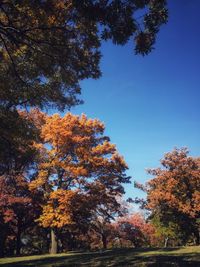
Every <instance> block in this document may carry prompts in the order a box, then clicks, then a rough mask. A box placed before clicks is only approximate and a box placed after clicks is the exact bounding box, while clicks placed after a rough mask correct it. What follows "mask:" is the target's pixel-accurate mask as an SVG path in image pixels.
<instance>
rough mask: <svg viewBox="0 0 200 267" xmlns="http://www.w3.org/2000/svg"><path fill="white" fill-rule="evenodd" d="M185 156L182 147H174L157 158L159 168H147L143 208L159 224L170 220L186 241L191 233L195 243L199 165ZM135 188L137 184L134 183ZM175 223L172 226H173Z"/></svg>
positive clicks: (199, 210)
mask: <svg viewBox="0 0 200 267" xmlns="http://www.w3.org/2000/svg"><path fill="white" fill-rule="evenodd" d="M199 162H200V161H199V159H198V158H193V157H190V156H188V150H187V149H186V148H182V149H174V150H173V151H172V152H170V153H167V154H165V156H164V158H163V159H162V160H161V164H162V166H163V168H157V169H150V170H148V173H149V174H151V175H153V176H154V178H153V179H151V180H150V181H149V182H147V184H146V189H145V190H146V192H147V202H146V208H148V209H150V210H151V212H152V218H154V220H155V221H158V220H159V222H160V223H161V225H162V226H163V227H166V226H167V225H168V226H169V224H170V223H173V225H174V227H173V228H177V229H179V230H178V231H179V233H177V235H182V238H183V240H185V241H186V240H187V239H188V236H189V235H190V236H191V234H192V235H193V237H194V238H195V239H196V243H197V244H199V226H200V225H199V219H200V164H199ZM137 187H139V186H138V185H137ZM175 225H176V227H175Z"/></svg>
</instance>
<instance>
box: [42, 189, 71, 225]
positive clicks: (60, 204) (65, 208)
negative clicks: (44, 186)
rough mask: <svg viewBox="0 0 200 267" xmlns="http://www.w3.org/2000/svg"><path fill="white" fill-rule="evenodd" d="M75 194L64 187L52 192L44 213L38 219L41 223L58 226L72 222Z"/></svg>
mask: <svg viewBox="0 0 200 267" xmlns="http://www.w3.org/2000/svg"><path fill="white" fill-rule="evenodd" d="M75 194H76V193H75V192H73V191H71V190H62V189H58V190H56V191H53V192H51V193H50V195H49V200H48V202H47V204H46V205H45V206H44V207H43V214H42V215H41V216H40V218H39V219H38V222H39V224H40V225H41V226H43V227H56V228H61V227H63V226H65V225H67V224H71V223H72V218H71V210H72V206H71V200H72V198H73V197H74V196H75Z"/></svg>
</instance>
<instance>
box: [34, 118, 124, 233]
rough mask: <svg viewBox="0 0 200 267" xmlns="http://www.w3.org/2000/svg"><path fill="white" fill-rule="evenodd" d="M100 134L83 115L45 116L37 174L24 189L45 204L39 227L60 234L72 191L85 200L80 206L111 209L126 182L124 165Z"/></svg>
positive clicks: (100, 127)
mask: <svg viewBox="0 0 200 267" xmlns="http://www.w3.org/2000/svg"><path fill="white" fill-rule="evenodd" d="M103 132H104V125H103V123H101V122H100V121H99V120H97V119H94V120H92V119H88V118H87V117H86V115H84V114H83V115H81V116H76V115H73V114H71V113H67V114H66V115H65V116H64V117H61V116H60V115H58V114H54V115H52V116H47V115H46V116H45V120H44V123H43V125H42V126H41V140H43V141H44V144H43V149H41V147H39V146H38V149H39V150H40V151H41V152H42V153H41V158H40V162H39V164H38V174H37V175H36V177H35V179H34V180H33V181H32V182H31V183H30V189H32V190H36V191H37V190H39V191H40V192H43V194H44V202H45V203H46V204H45V205H43V212H42V215H41V216H40V218H39V222H40V224H41V225H42V226H43V227H58V228H60V227H63V226H64V225H66V224H68V223H70V222H71V213H72V210H73V207H72V206H71V204H70V203H71V200H72V199H73V194H75V190H77V188H78V189H79V190H80V191H81V193H83V195H84V194H85V196H86V194H87V197H86V200H85V201H89V199H90V201H91V202H92V204H89V203H87V206H88V207H90V206H95V205H101V204H103V205H108V206H109V208H110V209H111V207H112V208H113V209H114V206H115V205H116V199H115V197H117V196H119V195H120V196H121V194H122V193H123V192H124V190H123V186H122V183H123V182H124V183H126V182H128V181H129V177H126V175H125V173H124V172H125V170H126V169H127V165H126V163H125V161H124V159H123V158H122V157H121V156H120V155H119V154H118V153H117V150H116V147H115V145H113V144H111V143H110V142H109V138H108V137H106V136H103ZM111 202H113V203H111ZM88 207H86V206H85V209H86V210H88ZM116 209H117V205H116ZM79 212H80V213H82V211H79ZM87 214H88V212H87ZM87 216H88V215H87Z"/></svg>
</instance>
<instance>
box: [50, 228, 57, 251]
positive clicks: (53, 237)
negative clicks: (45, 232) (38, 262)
mask: <svg viewBox="0 0 200 267" xmlns="http://www.w3.org/2000/svg"><path fill="white" fill-rule="evenodd" d="M57 250H58V243H57V238H56V233H55V230H54V229H53V228H52V229H51V248H50V254H56V253H57Z"/></svg>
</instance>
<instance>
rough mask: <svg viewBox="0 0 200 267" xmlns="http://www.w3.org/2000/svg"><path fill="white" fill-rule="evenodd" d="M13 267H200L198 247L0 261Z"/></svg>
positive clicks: (110, 251) (73, 254)
mask: <svg viewBox="0 0 200 267" xmlns="http://www.w3.org/2000/svg"><path fill="white" fill-rule="evenodd" d="M1 266H12V267H15V266H17V267H25V266H32V267H33V266H34V267H40V266H41V267H64V266H70V267H79V266H84V267H99V266H105V267H112V266H118V267H119V266H124V267H125V266H126V267H130V266H135V267H154V266H155V267H168V266H173V267H177V266H178V267H186V266H189V267H191V266H194V267H200V246H198V247H197V246H196V247H182V248H166V249H158V248H154V249H153V248H146V249H144V248H143V249H115V250H106V251H101V252H70V253H65V254H63V253H62V254H56V255H38V256H26V257H15V258H14V257H13V258H2V259H0V267H1Z"/></svg>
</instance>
